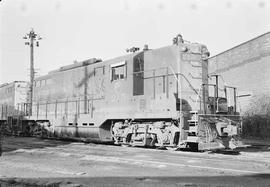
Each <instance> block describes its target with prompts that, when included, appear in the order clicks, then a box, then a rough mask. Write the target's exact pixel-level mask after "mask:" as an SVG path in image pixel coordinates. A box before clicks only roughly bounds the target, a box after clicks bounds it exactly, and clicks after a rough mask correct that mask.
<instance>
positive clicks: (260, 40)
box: [209, 32, 270, 137]
mask: <svg viewBox="0 0 270 187" xmlns="http://www.w3.org/2000/svg"><path fill="white" fill-rule="evenodd" d="M209 68H210V69H209V72H210V74H219V75H221V76H222V79H223V80H224V81H225V84H227V85H231V86H235V87H237V90H238V93H237V94H238V96H239V97H238V98H237V100H238V104H239V108H238V109H239V110H240V113H241V114H242V115H244V116H245V117H246V118H245V119H248V118H250V119H251V118H252V120H253V122H252V123H254V124H253V126H257V125H258V124H259V123H263V124H264V127H263V129H261V130H262V131H263V130H265V129H267V131H269V133H268V134H269V135H268V136H269V137H270V129H269V126H270V124H268V123H269V121H270V120H269V119H268V115H270V32H268V33H265V34H263V35H261V36H258V37H256V38H254V39H252V40H249V41H247V42H245V43H243V44H240V45H238V46H236V47H234V48H232V49H229V50H227V51H225V52H222V53H220V54H218V55H216V56H213V57H211V58H210V59H209ZM255 115H256V116H261V117H262V118H264V119H260V122H258V123H257V122H256V120H255V121H254V116H255ZM249 123H251V122H250V121H249ZM258 128H260V127H258ZM252 131H260V130H257V129H252Z"/></svg>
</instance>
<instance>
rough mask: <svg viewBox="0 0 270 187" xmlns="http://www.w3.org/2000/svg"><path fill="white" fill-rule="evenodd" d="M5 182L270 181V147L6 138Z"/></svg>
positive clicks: (1, 163)
mask: <svg viewBox="0 0 270 187" xmlns="http://www.w3.org/2000/svg"><path fill="white" fill-rule="evenodd" d="M3 151H4V152H3V155H2V157H1V159H0V184H1V181H2V183H5V184H7V183H10V184H25V185H26V186H29V185H53V184H59V185H60V186H68V185H70V186H76V185H77V186H84V185H85V186H89V184H90V186H91V185H92V186H104V185H109V186H127V185H131V186H164V185H167V186H185V185H190V184H192V185H195V184H196V185H197V186H204V185H205V184H216V185H225V186H230V185H234V184H239V185H243V186H268V185H269V184H270V148H269V146H261V147H259V148H258V147H256V148H249V149H248V148H246V149H243V150H242V151H241V154H240V155H223V154H216V153H211V154H210V153H209V152H180V151H172V150H167V151H166V150H156V149H143V148H134V147H121V146H112V145H100V144H84V143H80V142H63V141H56V140H44V139H43V140H42V139H37V138H12V137H9V138H6V139H5V141H4V145H3Z"/></svg>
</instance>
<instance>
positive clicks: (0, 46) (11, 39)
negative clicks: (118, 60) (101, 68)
mask: <svg viewBox="0 0 270 187" xmlns="http://www.w3.org/2000/svg"><path fill="white" fill-rule="evenodd" d="M31 28H33V29H34V30H35V32H36V33H37V34H39V35H40V36H41V37H42V40H41V41H40V46H39V47H38V48H37V47H36V48H35V49H34V50H35V55H34V59H35V68H36V70H35V71H36V72H37V73H36V76H40V75H44V74H46V73H48V72H49V71H51V70H54V69H57V68H59V67H61V66H64V65H68V64H71V63H73V62H74V60H77V61H81V60H86V59H89V58H93V57H96V58H101V59H103V60H106V59H110V58H114V57H117V56H121V55H125V54H126V52H125V49H127V48H130V47H133V46H136V47H141V48H142V47H143V45H144V44H148V45H149V48H152V49H153V48H159V47H162V46H166V45H170V44H171V43H172V38H173V37H175V36H176V35H177V34H178V33H181V35H182V36H183V38H184V40H188V41H191V42H197V43H203V44H205V45H206V46H207V47H208V50H209V51H210V53H211V55H215V54H218V53H220V52H222V51H224V50H227V49H229V48H232V47H233V46H236V45H238V44H240V43H243V42H245V41H247V40H250V39H252V38H254V37H256V36H258V35H261V34H263V33H266V32H269V31H270V1H263V0H1V1H0V84H2V83H6V82H12V81H15V80H17V81H18V80H24V81H27V80H29V72H30V70H29V69H30V48H29V46H26V45H25V44H24V42H25V41H24V40H23V36H24V35H25V34H26V33H29V31H30V30H31Z"/></svg>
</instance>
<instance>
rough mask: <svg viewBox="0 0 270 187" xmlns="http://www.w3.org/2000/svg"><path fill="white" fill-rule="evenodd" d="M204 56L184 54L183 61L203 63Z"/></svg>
mask: <svg viewBox="0 0 270 187" xmlns="http://www.w3.org/2000/svg"><path fill="white" fill-rule="evenodd" d="M201 59H202V56H201V55H200V54H192V53H184V54H182V60H184V61H201Z"/></svg>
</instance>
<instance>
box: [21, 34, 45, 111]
mask: <svg viewBox="0 0 270 187" xmlns="http://www.w3.org/2000/svg"><path fill="white" fill-rule="evenodd" d="M23 39H25V40H27V42H25V45H29V46H30V85H29V101H28V102H29V109H28V112H29V115H32V105H33V86H34V79H35V69H34V47H35V45H36V47H39V40H41V39H42V38H41V37H40V36H38V35H37V34H36V33H35V31H34V30H33V29H31V31H30V32H29V33H28V34H26V35H25V36H24V37H23Z"/></svg>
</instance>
